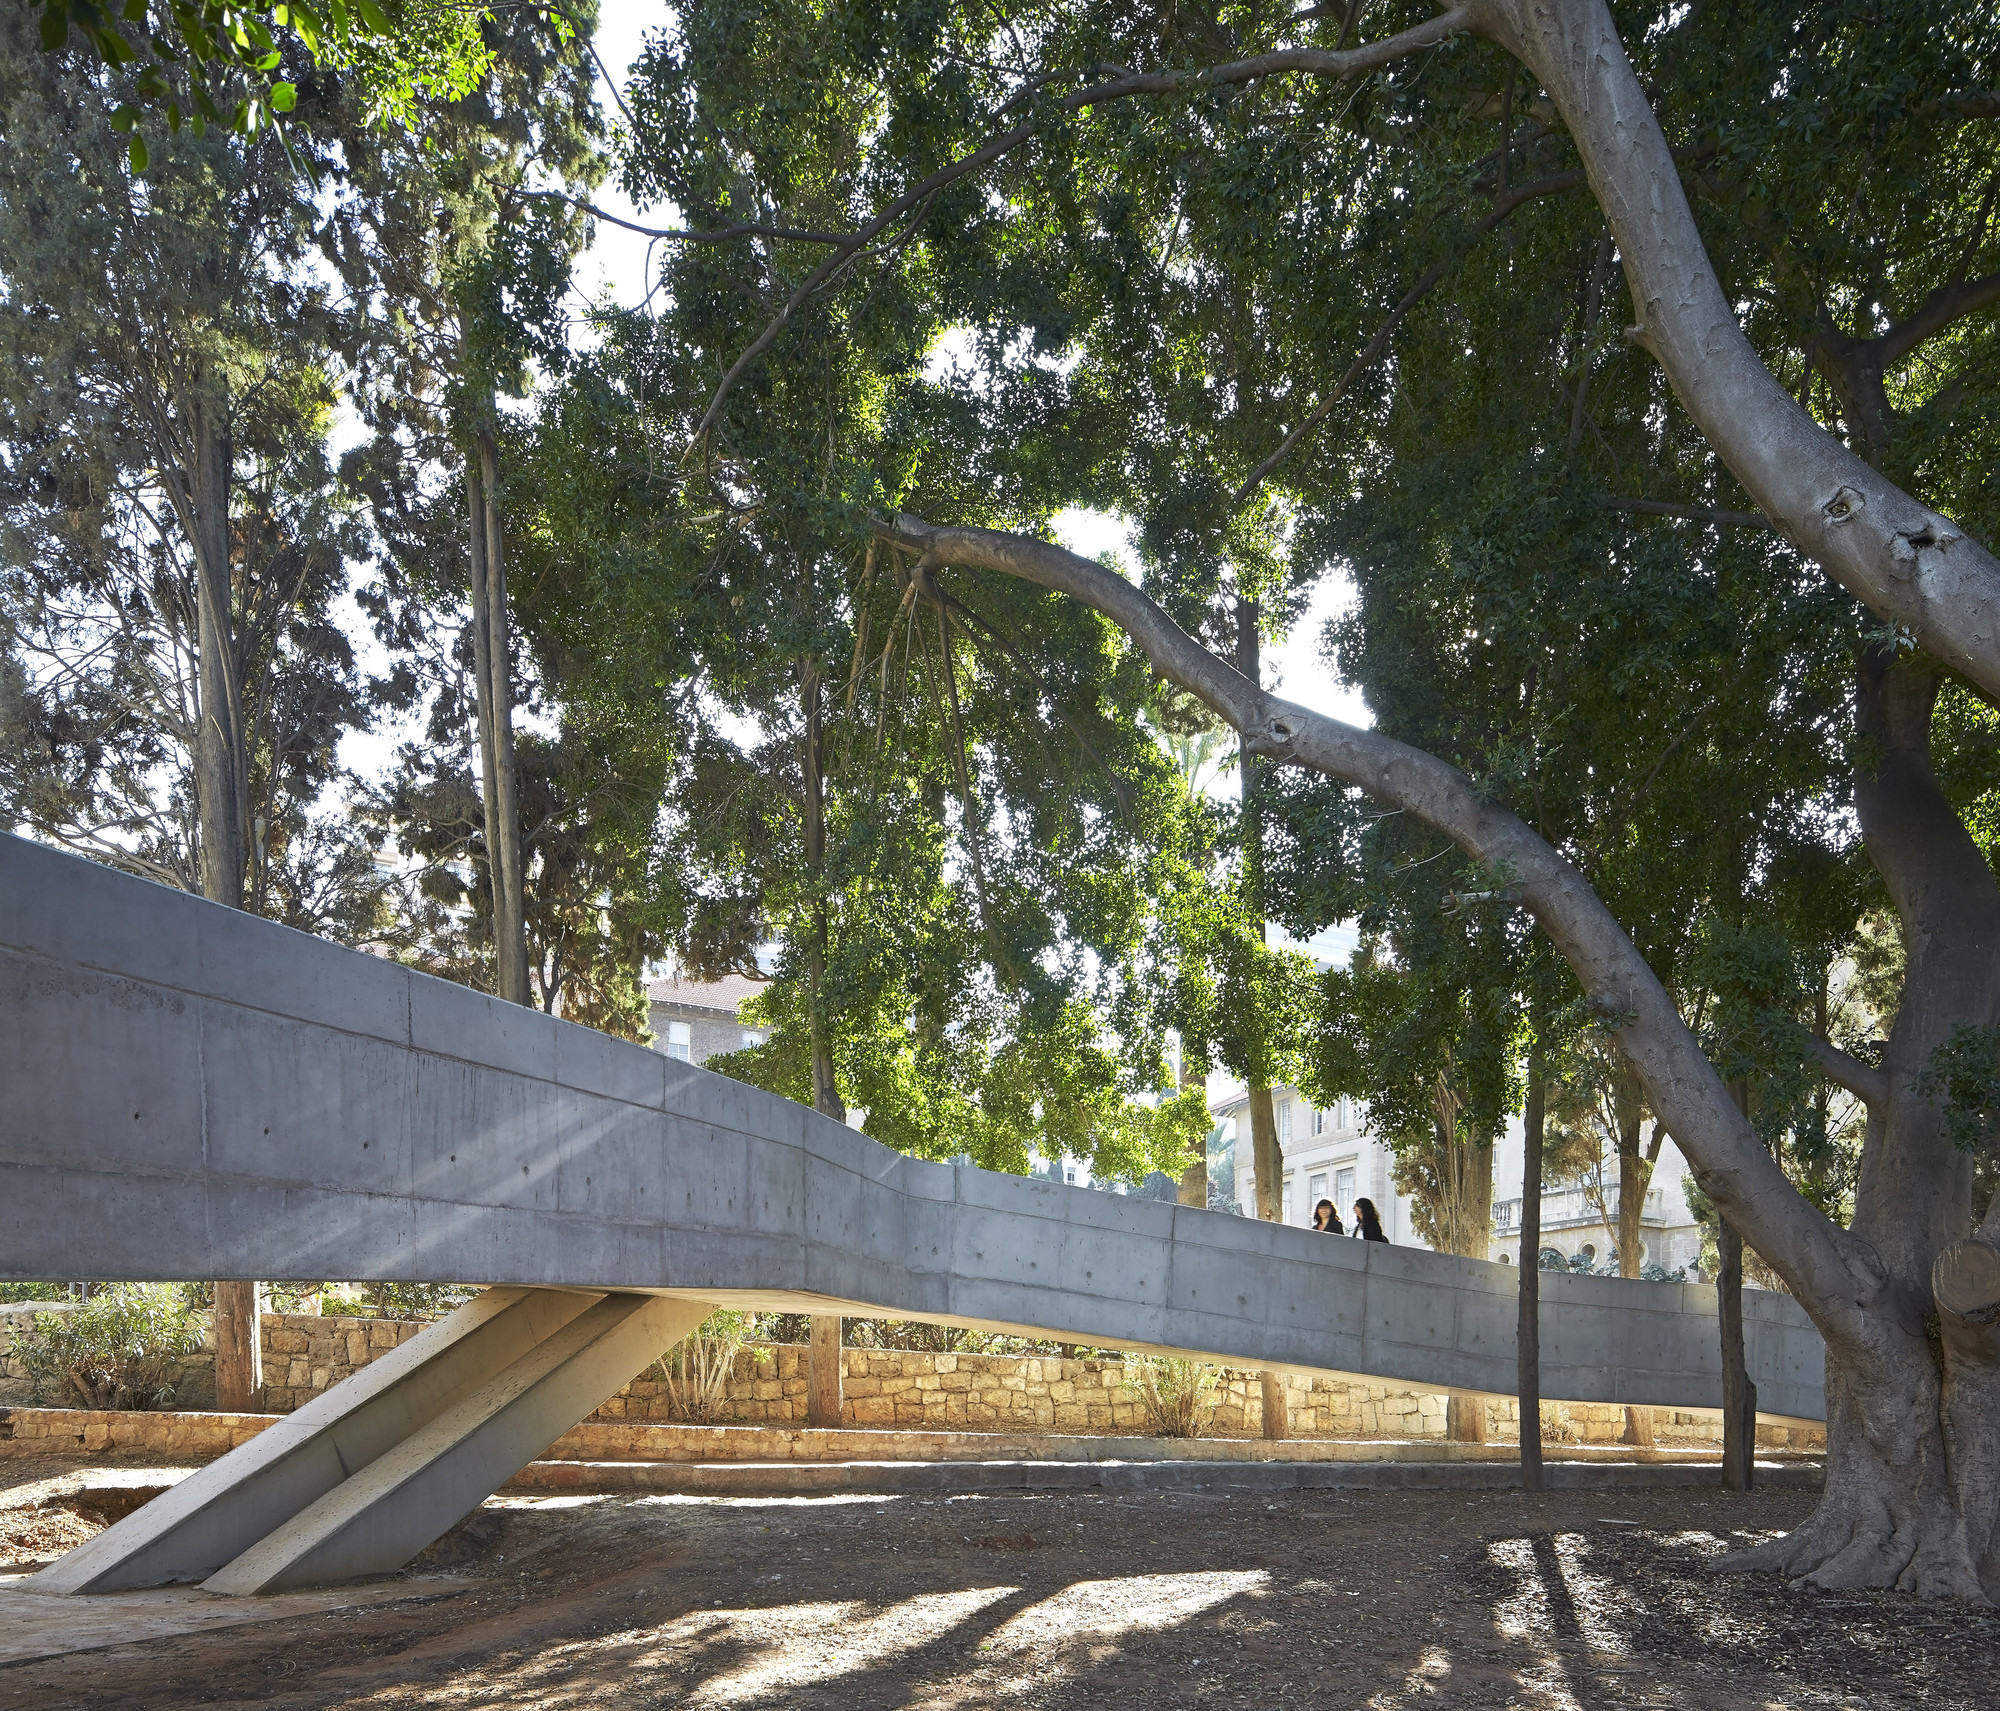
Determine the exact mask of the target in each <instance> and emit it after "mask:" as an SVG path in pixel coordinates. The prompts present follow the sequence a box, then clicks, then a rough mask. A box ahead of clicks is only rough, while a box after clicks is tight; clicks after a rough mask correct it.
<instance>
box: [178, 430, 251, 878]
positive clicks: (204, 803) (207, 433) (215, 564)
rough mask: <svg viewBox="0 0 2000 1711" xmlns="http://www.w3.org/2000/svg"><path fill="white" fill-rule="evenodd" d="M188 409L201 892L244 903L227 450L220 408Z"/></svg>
mask: <svg viewBox="0 0 2000 1711" xmlns="http://www.w3.org/2000/svg"><path fill="white" fill-rule="evenodd" d="M191 414H192V418H193V429H194V468H193V470H192V472H191V474H192V477H193V479H192V481H191V482H190V484H189V485H190V487H191V489H192V498H193V518H192V522H193V535H194V539H193V541H192V542H191V543H190V545H191V546H192V547H193V549H194V561H195V585H196V610H195V633H196V650H197V656H198V673H199V684H200V693H201V708H200V714H201V723H200V726H199V731H198V735H197V736H196V739H195V754H194V769H195V794H196V796H197V797H198V798H199V801H198V804H197V809H198V817H199V819H200V823H201V845H202V847H201V893H202V895H203V896H204V897H206V898H207V899H208V900H209V901H210V902H211V903H226V904H228V905H229V907H230V908H232V909H241V908H242V907H243V864H244V843H243V834H244V819H245V804H244V795H245V783H246V780H245V774H246V773H247V771H248V767H247V764H246V761H245V757H244V754H243V680H242V665H241V661H240V660H239V659H238V657H237V651H236V623H235V613H236V605H235V598H234V577H233V575H232V569H233V566H232V564H231V552H230V545H231V542H230V527H229V490H230V465H231V462H232V450H231V445H230V433H229V419H228V411H227V406H226V404H225V403H223V402H222V401H220V400H217V401H215V402H212V403H203V404H201V405H198V406H197V407H196V408H195V409H194V410H193V412H192V413H191Z"/></svg>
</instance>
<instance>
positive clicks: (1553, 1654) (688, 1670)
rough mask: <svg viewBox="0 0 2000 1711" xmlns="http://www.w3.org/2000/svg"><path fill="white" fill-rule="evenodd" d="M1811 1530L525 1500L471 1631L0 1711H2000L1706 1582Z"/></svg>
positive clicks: (1823, 1618) (1616, 1521)
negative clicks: (1640, 1710)
mask: <svg viewBox="0 0 2000 1711" xmlns="http://www.w3.org/2000/svg"><path fill="white" fill-rule="evenodd" d="M69 1471H70V1470H69V1469H66V1468H64V1467H62V1466H59V1465H54V1464H51V1465H49V1466H46V1467H44V1466H27V1465H23V1464H21V1463H18V1462H17V1463H14V1464H12V1465H4V1464H0V1487H6V1488H8V1489H7V1490H6V1491H5V1492H4V1494H0V1557H13V1558H15V1559H16V1560H17V1561H18V1560H20V1559H21V1558H23V1557H26V1556H29V1555H41V1554H44V1551H46V1550H51V1549H60V1548H61V1546H62V1544H63V1543H64V1542H65V1541H67V1540H68V1539H69V1538H70V1537H71V1536H72V1535H76V1536H81V1532H88V1531H89V1530H91V1529H92V1528H93V1527H94V1525H95V1523H94V1522H93V1521H91V1520H90V1519H88V1518H87V1517H83V1516H78V1515H76V1514H75V1513H74V1512H73V1511H72V1510H69V1509H66V1508H65V1507H64V1497H63V1491H64V1488H65V1486H69V1485H73V1483H74V1481H73V1479H66V1478H65V1477H64V1475H65V1474H66V1473H67V1472H69ZM37 1500H39V1502H40V1504H41V1508H40V1512H39V1517H37V1516H36V1514H35V1512H34V1510H33V1508H32V1505H33V1504H34V1503H35V1502H36V1501H37ZM1810 1503H1811V1497H1810V1495H1809V1494H1806V1493H1799V1492H1772V1493H1765V1494H1753V1495H1752V1496H1749V1497H1737V1498H1732V1497H1728V1496H1725V1495H1723V1494H1721V1493H1715V1494H1706V1493H1690V1492H1658V1493H1645V1494H1638V1495H1625V1496H1618V1497H1608V1496H1581V1495H1567V1494H1565V1495H1556V1496H1548V1497H1541V1498H1529V1497H1525V1496H1522V1495H1519V1494H1515V1493H1485V1494H1456V1493H1452V1494H1447V1493H1441V1492H1440V1493H1432V1492H1406V1493H1395V1494H1387V1493H1383V1494H1377V1493H1353V1494H1341V1493H1337V1492H1315V1493H1305V1494H1300V1495H1297V1496H1295V1497H1291V1498H1287V1499H1285V1500H1283V1501H1278V1502H1273V1501H1270V1500H1269V1499H1267V1498H1265V1497H1262V1496H1257V1497H1246V1496H1215V1495H1192V1494H1188V1495H1138V1494H1131V1495H1115V1494H1109V1493H1095V1492H1094V1493H1085V1494H1076V1495H1049V1496H1044V1497H1032V1496H1021V1497H957V1498H944V1497H936V1498H917V1497H898V1498H857V1497H843V1498H816V1499H814V1498H809V1499H788V1500H772V1499H733V1500H732V1499H690V1498H669V1497H603V1498H589V1497H583V1498H577V1497H559V1498H549V1499H542V1500H539V1501H538V1500H534V1499H500V1500H496V1501H494V1502H492V1503H489V1504H488V1505H487V1506H486V1507H485V1508H484V1509H482V1510H480V1511H479V1512H478V1513H477V1514H475V1515H474V1516H473V1517H472V1518H471V1519H470V1520H469V1521H467V1522H466V1523H465V1524H464V1525H462V1526H461V1527H459V1528H458V1529H457V1530H456V1531H455V1532H454V1533H452V1534H450V1535H448V1536H447V1537H446V1538H445V1539H444V1540H442V1541H440V1543H439V1544H438V1545H437V1546H436V1547H434V1548H433V1550H432V1551H431V1552H430V1553H428V1554H427V1556H426V1557H425V1558H424V1559H423V1560H421V1561H420V1562H419V1563H418V1564H417V1565H415V1567H414V1568H413V1570H412V1580H411V1587H412V1591H413V1592H417V1591H420V1590H421V1588H422V1584H423V1583H422V1577H423V1576H425V1575H432V1576H435V1575H438V1574H441V1573H448V1574H451V1575H455V1576H461V1577H469V1578H470V1579H471V1581H472V1583H473V1584H472V1586H471V1588H470V1590H467V1591H465V1592H463V1593H461V1594H459V1595H457V1596H454V1597H445V1598H434V1599H431V1600H430V1601H426V1602H411V1603H406V1604H390V1605H386V1606H378V1607H374V1608H366V1609H349V1610H340V1611H333V1612H325V1613H321V1614H318V1615H315V1616H312V1617H297V1618H289V1619H286V1620H283V1621H277V1622H266V1623H260V1624H257V1625H254V1626H245V1627H235V1628H228V1629H222V1630H218V1631H214V1632H210V1633H205V1634H200V1635H188V1636H184V1637H181V1638H177V1639H164V1640H151V1641H147V1642H145V1643H142V1644H132V1645H121V1646H116V1647H111V1648H108V1649H103V1650H98V1651H91V1652H81V1653H76V1654H74V1655H71V1656H69V1657H67V1658H63V1659H60V1660H56V1661H45V1662H34V1663H23V1664H17V1665H14V1666H12V1667H8V1668H0V1711H13V1708H16V1707H18V1708H20V1711H28V1708H30V1707H32V1708H34V1711H56V1708H62V1707H79V1708H82V1707H88V1708H89V1711H126V1708H130V1711H139V1708H142V1707H143V1708H144V1711H178V1708H180V1707H184V1706H195V1705H205V1706H206V1705H221V1706H233V1705H240V1706H272V1707H299V1708H306V1707H311V1708H315V1711H317V1708H319V1707H355V1708H357V1711H358V1708H362V1707H366V1708H367V1711H402V1708H405V1707H408V1708H416V1707H436V1708H438V1711H446V1708H449V1711H464V1708H476V1707H482V1706H510V1707H511V1706H520V1707H535V1708H537V1711H568V1708H570V1707H584V1706H590V1707H598V1706H606V1707H620V1708H623V1707H647V1708H651V1707H675V1708H680V1707H687V1708H689V1711H696V1708H700V1711H707V1708H711V1707H713V1708H720V1707H745V1708H750V1707H785V1708H787V1711H790V1708H794V1707H797V1708H811V1711H820V1708H824V1711H836V1708H837V1711H877V1708H880V1711H890V1708H895V1711H923V1708H931V1707H936V1708H940V1711H942V1708H946V1707H953V1708H956V1707H983V1706H1008V1707H1015V1706H1018V1707H1023V1708H1035V1711H1040V1708H1044V1707H1046V1708H1050V1711H1055V1708H1068V1707H1084V1706H1107V1707H1146V1706H1183V1705H1186V1706H1207V1707H1218V1708H1219V1707H1234V1706H1244V1707H1257V1708H1259V1711H1263V1708H1266V1707H1274V1706H1278V1707H1281V1706H1301V1707H1304V1706H1328V1707H1345V1706H1356V1707H1371V1708H1381V1711H1389V1708H1395V1707H1414V1706H1434V1705H1454V1706H1467V1707H1471V1706H1479V1707H1486V1706H1492V1707H1496V1708H1497V1707H1520V1708H1522V1711H1569V1708H1579V1707H1590V1708H1595V1707H1599V1706H1616V1707H1662V1708H1664V1707H1673V1708H1676V1711H1737V1708H1742V1711H1768V1708H1775V1707H1821V1706H1827V1707H1902V1706H1913V1707H1914V1706H1924V1707H1928V1708H1934V1711H1947V1708H1956V1707H1967V1708H1972V1707H1978V1708H1980V1711H1988V1708H1990V1707H1991V1706H1992V1705H1993V1704H1994V1703H1995V1702H1996V1701H1995V1695H1996V1689H1995V1687H1994V1683H1995V1682H1996V1681H1997V1680H2000V1615H1996V1614H1995V1613H1993V1612H1989V1611H1975V1610H1968V1609H1965V1608H1961V1607H1941V1606H1926V1605H1919V1604H1916V1603H1914V1602H1912V1601H1910V1600H1908V1599H1905V1598H1901V1597H1898V1596H1894V1595H1887V1594H1885V1595H1866V1596H1854V1595H1841V1596H1828V1595H1823V1594H1811V1593H1805V1592H1794V1591H1791V1590H1789V1589H1787V1588H1786V1587H1785V1586H1784V1585H1783V1584H1782V1583H1781V1582H1778V1581H1776V1580H1773V1579H1771V1578H1769V1577H1754V1578H1747V1579H1739V1578H1736V1577H1733V1576H1730V1577H1719V1576H1715V1575H1713V1574H1711V1573H1710V1572H1709V1571H1708V1568H1709V1564H1710V1563H1712V1562H1713V1560H1714V1559H1715V1558H1716V1557H1718V1556H1720V1555H1721V1554H1722V1553H1723V1552H1724V1551H1725V1550H1726V1549H1728V1548H1729V1547H1730V1546H1731V1545H1733V1544H1738V1543H1744V1542H1748V1541H1750V1540H1753V1539H1757V1538H1761V1537H1764V1536H1766V1535H1768V1534H1769V1533H1771V1532H1772V1531H1774V1530H1777V1529H1780V1528H1783V1527H1785V1526H1787V1525H1789V1524H1791V1523H1792V1522H1794V1521H1795V1520H1797V1519H1798V1518H1799V1517H1800V1516H1802V1515H1803V1514H1805V1513H1806V1511H1807V1509H1808V1508H1809V1507H1810ZM59 1516H66V1517H67V1519H62V1520H58V1519H57V1517H59ZM38 1526H39V1527H41V1528H42V1529H43V1532H42V1534H41V1535H40V1537H41V1538H44V1539H46V1544H45V1545H43V1546H42V1548H41V1549H37V1548H36V1545H35V1544H33V1543H30V1542H29V1541H30V1538H31V1536H33V1529H34V1528H35V1527H38ZM79 1529H80V1530H81V1532H80V1531H79ZM16 1539H19V1540H20V1541H21V1543H20V1544H19V1545H16V1544H14V1543H13V1542H12V1541H14V1540H16ZM23 1547H25V1548H23Z"/></svg>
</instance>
